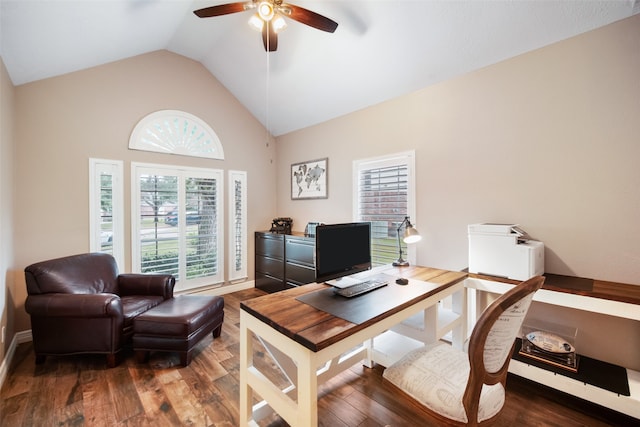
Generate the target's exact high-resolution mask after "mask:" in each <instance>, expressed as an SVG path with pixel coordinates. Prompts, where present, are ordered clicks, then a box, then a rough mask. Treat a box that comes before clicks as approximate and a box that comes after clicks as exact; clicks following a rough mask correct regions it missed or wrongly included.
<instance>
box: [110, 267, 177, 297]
mask: <svg viewBox="0 0 640 427" xmlns="http://www.w3.org/2000/svg"><path fill="white" fill-rule="evenodd" d="M175 284H176V278H175V277H173V276H172V275H171V274H136V273H129V274H120V275H119V276H118V289H119V292H120V295H122V296H127V295H159V296H161V297H163V298H164V299H169V298H172V297H173V287H174V286H175Z"/></svg>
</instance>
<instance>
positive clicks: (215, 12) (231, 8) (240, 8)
mask: <svg viewBox="0 0 640 427" xmlns="http://www.w3.org/2000/svg"><path fill="white" fill-rule="evenodd" d="M253 6H254V4H253V2H251V1H250V2H239V3H227V4H219V5H217V6H210V7H205V8H203V9H198V10H194V11H193V13H195V14H196V15H197V16H198V17H200V18H211V17H212V16H220V15H228V14H230V13H236V12H244V11H245V10H247V9H251V8H252V7H253Z"/></svg>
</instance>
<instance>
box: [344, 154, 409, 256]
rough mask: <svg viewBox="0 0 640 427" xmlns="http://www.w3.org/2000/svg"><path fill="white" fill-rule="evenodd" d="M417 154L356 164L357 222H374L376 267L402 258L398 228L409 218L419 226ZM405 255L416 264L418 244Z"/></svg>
mask: <svg viewBox="0 0 640 427" xmlns="http://www.w3.org/2000/svg"><path fill="white" fill-rule="evenodd" d="M414 167H415V153H414V152H413V151H408V152H403V153H397V154H393V155H389V156H385V157H378V158H373V159H364V160H356V161H354V167H353V171H354V179H353V182H354V198H353V199H354V201H355V203H354V209H355V212H354V219H355V220H356V221H369V222H371V261H372V264H373V265H374V266H377V265H383V264H390V263H392V262H393V261H395V260H397V259H398V255H399V253H398V232H397V229H398V226H399V225H400V224H401V223H402V221H403V220H404V218H405V216H409V217H410V218H411V222H412V223H414V225H415V176H414ZM401 245H402V252H403V254H407V256H406V257H407V259H408V260H409V262H411V263H415V247H414V246H415V245H411V246H410V247H409V248H407V245H406V244H405V243H404V242H402V241H401Z"/></svg>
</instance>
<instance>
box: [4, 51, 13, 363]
mask: <svg viewBox="0 0 640 427" xmlns="http://www.w3.org/2000/svg"><path fill="white" fill-rule="evenodd" d="M13 118H14V88H13V85H12V84H11V80H10V79H9V75H8V74H7V70H6V68H5V66H4V61H2V58H0V327H1V328H6V329H5V331H6V336H5V340H4V342H3V343H0V366H2V364H3V362H4V358H5V354H6V353H7V350H8V348H9V345H10V344H11V340H12V339H13V335H14V333H15V328H14V313H15V303H14V300H15V295H16V289H15V283H14V280H13V274H12V271H13V270H12V268H13V253H14V251H13V210H12V207H13V196H14V193H13V147H14V138H13ZM5 366H6V365H5ZM0 371H1V369H0Z"/></svg>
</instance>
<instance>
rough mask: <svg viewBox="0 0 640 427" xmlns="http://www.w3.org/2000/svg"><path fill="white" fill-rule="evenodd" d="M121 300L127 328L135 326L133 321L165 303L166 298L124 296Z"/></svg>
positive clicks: (156, 296)
mask: <svg viewBox="0 0 640 427" xmlns="http://www.w3.org/2000/svg"><path fill="white" fill-rule="evenodd" d="M120 299H121V300H122V312H123V315H124V327H125V328H127V327H131V326H133V319H135V318H136V317H138V316H139V315H141V314H143V313H146V312H147V311H148V310H150V309H152V308H153V307H156V306H158V305H160V303H161V302H163V301H164V298H163V297H161V296H158V295H144V296H143V295H135V296H124V297H121V298H120Z"/></svg>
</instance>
